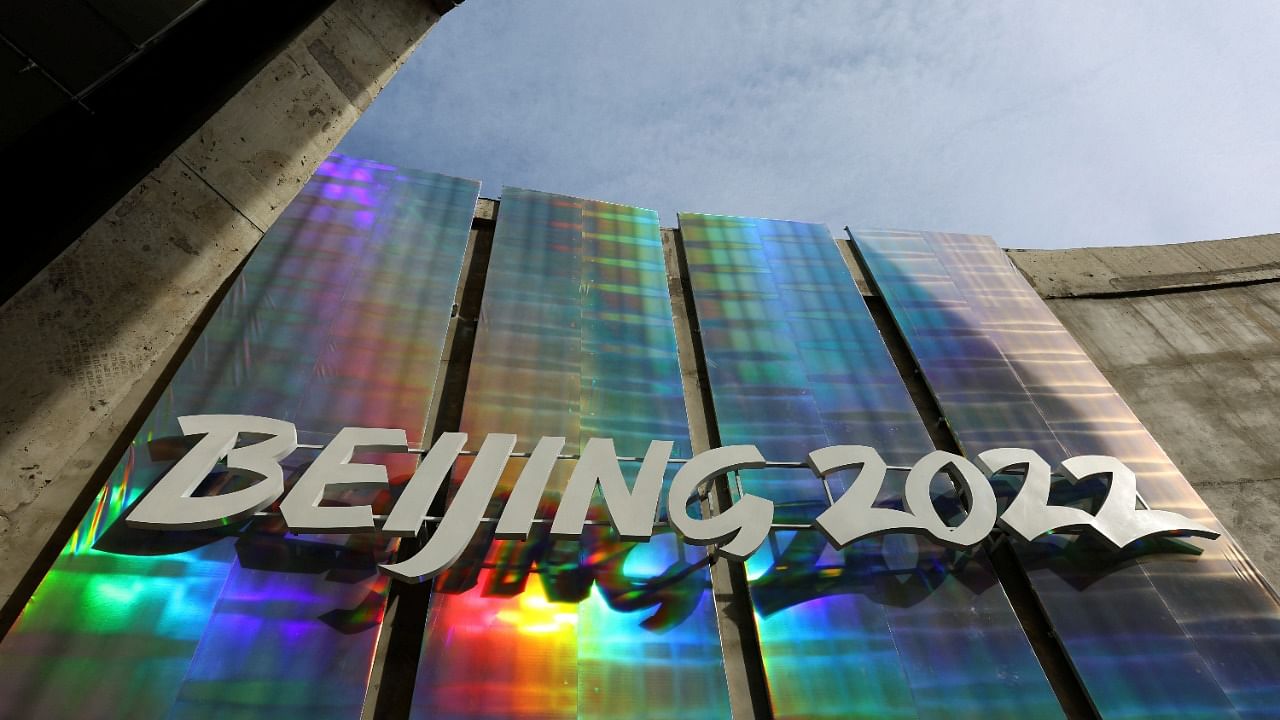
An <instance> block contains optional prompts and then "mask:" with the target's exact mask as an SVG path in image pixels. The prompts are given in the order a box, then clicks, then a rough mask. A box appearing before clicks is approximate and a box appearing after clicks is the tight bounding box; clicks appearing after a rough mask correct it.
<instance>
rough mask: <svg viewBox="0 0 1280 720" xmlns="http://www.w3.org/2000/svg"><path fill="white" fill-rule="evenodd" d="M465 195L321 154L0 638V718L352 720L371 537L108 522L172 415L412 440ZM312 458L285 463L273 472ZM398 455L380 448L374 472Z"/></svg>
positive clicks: (166, 452) (369, 606) (147, 472)
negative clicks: (392, 432)
mask: <svg viewBox="0 0 1280 720" xmlns="http://www.w3.org/2000/svg"><path fill="white" fill-rule="evenodd" d="M478 192H479V186H478V184H477V183H475V182H472V181H467V180H458V179H454V178H447V177H443V176H439V175H433V174H424V173H415V172H408V171H402V170H397V169H396V168H394V167H390V166H386V165H380V164H376V163H371V162H366V161H361V160H355V159H351V158H346V157H342V156H338V155H335V156H332V157H331V158H329V159H328V160H327V161H326V162H324V163H323V164H322V165H321V166H320V168H319V169H318V170H317V172H316V175H315V178H314V179H313V180H312V181H311V182H309V183H308V184H307V185H306V186H305V187H304V188H303V190H302V192H301V194H300V195H299V197H298V199H297V200H295V201H294V202H293V203H292V204H291V205H290V206H289V207H288V208H287V209H286V211H285V213H284V215H283V216H282V217H281V219H280V220H279V221H278V222H277V223H276V224H275V225H274V226H273V228H272V229H271V231H270V232H269V233H267V235H266V237H264V238H263V240H262V242H261V243H260V244H259V246H258V248H257V249H256V250H255V251H254V254H253V256H252V258H251V260H250V261H249V262H248V263H247V265H246V266H245V269H244V271H243V272H242V273H241V275H240V277H239V278H237V279H236V280H235V282H234V285H233V287H232V288H231V290H230V292H229V293H228V295H227V297H226V298H225V300H224V301H223V302H222V304H221V305H220V306H219V308H218V310H217V311H216V312H215V314H214V316H213V318H212V319H211V321H210V322H209V324H208V326H207V327H206V328H205V330H204V331H203V332H202V334H201V336H200V338H199V340H198V341H197V342H196V344H195V346H194V347H193V348H192V350H191V352H190V354H189V355H188V357H187V358H186V360H185V361H184V362H183V363H182V365H181V367H180V368H179V370H178V372H177V374H176V375H175V377H174V379H173V381H172V382H171V383H170V385H169V387H168V389H167V390H166V392H165V393H164V395H163V397H162V398H161V400H160V402H159V403H158V405H157V406H156V408H155V409H154V410H153V411H152V412H151V414H150V416H149V417H148V418H147V420H146V423H145V425H144V428H143V430H142V431H141V432H140V433H139V434H138V436H137V438H136V439H135V440H134V442H133V444H132V446H131V447H130V448H129V450H128V452H127V453H126V455H125V457H124V459H122V460H121V462H120V464H119V466H118V467H117V468H116V470H115V471H114V473H113V474H112V475H111V478H110V480H109V482H108V483H107V486H106V487H105V488H104V489H103V490H102V492H101V493H99V495H98V498H97V500H96V502H95V504H94V506H93V508H92V509H91V510H90V512H89V514H88V515H87V516H86V517H85V519H84V520H83V521H82V523H81V525H80V527H79V528H78V529H77V531H76V532H75V534H74V535H73V536H72V538H71V540H70V542H69V543H68V544H67V546H66V548H64V550H63V551H62V554H61V556H60V557H59V558H58V560H57V561H56V563H55V564H54V567H53V569H52V570H51V571H50V573H49V574H48V575H47V576H46V577H45V579H44V581H43V582H42V583H41V585H40V587H39V588H38V589H37V591H36V593H35V595H34V596H33V598H32V600H31V601H30V603H29V604H28V605H27V608H26V609H25V610H24V612H23V614H22V616H21V617H20V618H19V620H18V622H17V624H16V625H15V627H14V628H13V630H12V631H10V633H9V634H8V636H6V638H5V640H4V642H3V643H2V644H0V716H5V717H78V718H148V717H161V716H180V717H206V716H207V717H246V718H248V717H296V716H303V715H305V716H307V717H341V718H355V717H358V716H359V712H360V707H361V703H362V700H363V696H364V693H365V685H366V682H367V679H368V674H369V667H370V661H371V659H372V651H373V646H374V642H375V640H376V637H377V633H378V630H379V624H380V621H381V617H382V612H383V605H384V600H385V591H386V581H385V580H384V579H382V578H380V577H379V576H378V575H377V573H376V572H375V566H374V563H375V562H376V561H377V560H379V559H380V558H383V557H385V554H386V551H387V548H386V547H385V545H386V543H385V541H382V542H378V541H376V540H374V539H373V536H362V537H352V538H346V537H341V536H337V537H335V536H315V537H299V536H295V535H287V534H286V533H285V532H284V530H283V527H282V526H281V523H280V521H279V519H278V518H277V519H260V520H256V521H253V522H250V523H247V524H245V525H243V526H232V527H227V528H223V529H221V530H216V531H207V532H190V533H153V532H143V531H137V530H132V529H130V528H128V527H126V526H125V524H124V522H123V521H121V517H122V515H123V514H124V513H125V511H126V510H127V509H128V508H129V507H130V506H131V505H132V503H134V502H135V501H136V500H137V499H138V498H139V497H140V496H141V493H142V492H143V491H144V490H145V489H146V488H147V487H149V486H150V485H151V483H152V482H153V481H154V480H156V479H157V478H158V477H159V476H160V475H161V474H162V473H163V472H164V471H165V470H166V469H167V468H168V467H169V466H170V465H171V462H172V460H174V459H175V458H176V457H177V456H178V455H179V454H180V452H181V446H180V444H179V443H177V442H175V439H176V437H177V436H178V435H179V434H180V433H179V430H178V426H177V422H176V418H177V417H178V416H180V415H186V414H197V413H237V414H257V415H266V416H269V417H276V418H282V419H287V420H290V421H292V422H294V423H296V424H297V426H298V428H299V437H300V440H301V441H302V442H304V443H308V442H310V443H316V442H324V441H325V440H326V439H327V438H329V437H331V436H332V434H333V433H335V432H336V431H337V430H338V429H339V428H340V427H342V426H347V425H351V426H359V425H368V426H374V427H402V428H405V429H406V430H407V431H408V433H409V436H410V437H411V438H420V437H421V435H422V432H423V427H424V424H425V415H426V408H427V407H428V405H429V402H430V397H431V389H432V384H433V380H432V379H433V378H434V376H435V372H436V368H437V366H438V364H439V359H440V354H441V349H442V345H443V339H444V337H445V331H446V328H447V323H448V320H449V316H450V312H451V304H452V303H451V300H452V297H453V293H454V290H455V288H456V286H457V280H458V274H459V271H460V269H461V258H462V257H463V254H464V250H465V247H466V242H467V237H468V233H469V230H470V225H471V217H472V214H473V212H474V207H475V202H476V198H477V195H478ZM315 452H316V451H314V450H299V451H298V452H296V453H294V454H293V455H292V456H290V457H289V458H288V459H287V460H286V462H285V465H286V477H290V478H296V475H297V473H298V472H299V471H300V470H301V469H302V468H303V467H304V466H305V464H306V463H307V462H309V461H310V459H311V458H313V457H314V455H315ZM413 463H414V458H413V456H410V455H402V456H398V457H397V458H393V459H391V460H390V461H389V464H390V465H391V467H390V471H391V474H392V475H393V476H395V475H404V474H406V473H409V472H411V471H412V469H413ZM235 482H238V480H237V479H235V478H227V477H226V473H225V472H223V473H221V474H217V475H215V476H214V477H213V478H212V479H211V480H210V481H207V485H208V487H210V488H215V487H217V486H219V485H220V484H226V483H235ZM334 499H335V500H337V501H339V502H341V501H344V500H345V501H349V502H360V501H361V499H360V497H359V496H356V495H345V496H341V497H335V498H334Z"/></svg>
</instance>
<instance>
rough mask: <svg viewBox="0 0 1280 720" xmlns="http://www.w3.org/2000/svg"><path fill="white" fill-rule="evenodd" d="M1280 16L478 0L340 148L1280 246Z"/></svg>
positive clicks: (476, 168)
mask: <svg viewBox="0 0 1280 720" xmlns="http://www.w3.org/2000/svg"><path fill="white" fill-rule="evenodd" d="M1277 37H1280V4H1276V3H1275V2H1273V1H1272V0H1266V1H1265V2H1260V3H1250V2H1232V3H1220V2H1204V3H1192V2H1163V1H1162V2H1150V3H1146V2H1141V3H1140V2H1130V3H1112V2H1092V3H1091V2H1073V3H1065V2H1060V3H1035V4H1032V3H1022V2H1017V3H1013V2H1010V3H1005V4H999V3H997V4H982V5H976V4H944V3H933V2H929V3H925V2H919V3H914V2H913V3H858V4H854V3H848V2H812V1H811V2H806V3H777V2H728V1H724V2H687V1H686V2H674V1H666V2H663V1H655V0H643V1H641V0H634V1H628V2H621V1H613V2H593V1H589V0H579V1H577V2H555V3H543V2H536V3H535V2H527V1H513V0H467V2H466V3H464V4H463V5H462V6H460V7H459V8H458V9H456V10H454V11H452V12H451V13H449V14H448V15H447V16H445V18H444V19H443V20H442V22H441V23H440V25H439V26H437V27H436V29H434V30H433V31H432V33H431V35H430V36H429V37H428V38H427V40H426V42H425V43H424V44H423V46H422V48H421V49H420V50H419V51H418V53H417V54H416V55H415V56H414V57H413V58H412V59H411V60H410V61H409V63H408V64H407V65H406V66H405V67H404V69H403V70H401V72H400V74H399V76H397V78H396V80H395V81H394V82H393V83H392V84H391V86H390V87H389V88H388V89H387V90H386V91H385V92H384V93H383V95H382V96H381V97H380V98H379V99H378V100H377V101H376V102H375V104H374V106H373V107H372V108H371V109H370V110H369V111H368V112H367V113H366V114H365V116H364V117H363V118H362V119H361V120H360V122H359V123H358V124H357V126H356V128H355V129H354V130H352V132H351V133H350V134H349V135H348V136H347V138H346V139H345V140H344V141H343V143H342V145H341V147H340V149H341V150H343V151H344V152H350V153H352V154H356V155H364V156H370V157H376V158H380V159H383V160H387V161H390V162H396V163H400V164H404V165H409V166H414V167H419V168H422V169H427V170H435V171H439V172H444V173H449V174H455V175H462V176H466V177H477V178H479V179H481V180H483V181H484V183H485V192H486V194H489V195H496V194H498V193H499V192H500V188H501V185H503V184H509V185H519V186H524V187H531V188H536V189H539V190H548V191H553V192H563V193H569V194H574V195H581V196H586V197H593V198H600V199H605V200H613V201H618V202H626V203H629V204H635V205H641V206H645V207H651V208H654V209H656V210H658V211H659V212H661V213H662V215H663V220H664V222H665V223H667V224H672V223H674V219H675V215H674V213H675V211H678V210H693V211H699V212H718V213H734V214H747V215H763V216H770V217H784V218H788V219H796V220H810V221H815V222H825V223H827V224H828V225H829V226H830V228H831V229H832V230H833V231H836V230H838V229H839V228H841V227H843V226H844V225H846V224H848V225H852V226H854V227H909V228H923V229H939V230H955V231H966V232H981V233H988V234H992V235H995V236H996V237H997V239H998V240H1000V241H1001V243H1002V244H1004V245H1007V246H1015V247H1041V246H1072V245H1098V244H1135V243H1160V242H1177V241H1184V240H1197V239H1209V238H1215V237H1228V236H1235V235H1246V234H1255V233H1262V232H1271V231H1280V202H1277V201H1276V189H1277V188H1280V123H1278V122H1277V121H1276V118H1277V117H1280V83H1277V82H1276V81H1275V75H1276V68H1278V67H1280V45H1278V44H1277V43H1276V42H1275V38H1277Z"/></svg>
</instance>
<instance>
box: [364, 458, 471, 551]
mask: <svg viewBox="0 0 1280 720" xmlns="http://www.w3.org/2000/svg"><path fill="white" fill-rule="evenodd" d="M466 442H467V434H466V433H443V434H442V435H441V436H440V439H439V440H437V441H436V443H435V444H434V445H432V446H431V450H429V451H428V452H427V457H426V458H425V459H423V461H422V463H421V464H420V465H418V468H417V469H416V470H414V471H413V477H411V478H409V483H408V484H407V485H405V486H404V490H402V491H401V492H400V497H399V499H397V500H396V504H395V507H393V508H392V509H391V514H390V515H389V516H387V521H386V522H385V523H383V524H382V532H384V533H387V534H388V535H396V536H398V537H414V536H416V535H417V534H418V532H419V531H421V530H422V521H423V520H424V519H425V518H426V517H427V511H428V510H430V509H431V502H432V501H433V500H435V499H436V495H438V494H440V486H441V485H443V484H444V476H445V473H447V472H449V468H451V467H453V462H454V461H455V460H457V459H458V453H460V452H462V446H463V445H464V444H466Z"/></svg>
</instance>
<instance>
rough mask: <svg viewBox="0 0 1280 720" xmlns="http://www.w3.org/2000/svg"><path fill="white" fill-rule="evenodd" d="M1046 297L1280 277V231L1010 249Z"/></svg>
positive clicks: (1229, 282) (1146, 290) (1190, 286)
mask: <svg viewBox="0 0 1280 720" xmlns="http://www.w3.org/2000/svg"><path fill="white" fill-rule="evenodd" d="M1009 257H1010V258H1011V259H1012V260H1013V262H1014V264H1015V265H1017V266H1018V268H1019V269H1020V270H1022V272H1023V273H1024V274H1025V275H1026V276H1027V277H1028V279H1030V280H1031V284H1032V286H1033V287H1035V289H1036V291H1037V292H1039V293H1040V296H1041V297H1044V298H1069V297H1081V296H1090V295H1110V294H1113V293H1118V292H1139V293H1140V292H1151V291H1162V290H1173V289H1179V288H1195V287H1200V286H1206V285H1222V284H1236V283H1248V282H1257V281H1259V280H1273V279H1280V235H1255V236H1253V237H1243V238H1233V239H1230V240H1206V241H1202V242H1190V243H1179V244H1177V245H1155V246H1140V247H1108V248H1080V249H1077V250H1010V251H1009Z"/></svg>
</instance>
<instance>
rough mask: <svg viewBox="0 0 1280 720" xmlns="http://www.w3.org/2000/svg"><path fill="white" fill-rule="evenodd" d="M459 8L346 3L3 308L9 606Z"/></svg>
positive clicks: (0, 449) (1, 534)
mask: <svg viewBox="0 0 1280 720" xmlns="http://www.w3.org/2000/svg"><path fill="white" fill-rule="evenodd" d="M450 5H452V3H439V2H437V3H429V2H426V1H425V0H337V2H335V3H333V5H332V6H331V7H330V8H329V9H328V10H326V11H325V12H324V14H323V15H321V16H320V17H319V18H318V19H317V20H316V21H315V22H314V23H312V24H311V25H310V26H309V27H308V28H307V29H306V30H305V31H304V32H303V33H302V34H301V35H300V36H299V37H297V38H295V39H294V40H293V41H292V42H291V43H290V44H289V45H288V46H287V47H286V48H285V49H284V50H283V51H282V52H281V53H280V54H279V55H278V56H277V57H276V58H275V59H274V60H273V61H272V62H270V63H269V64H268V65H267V66H266V67H265V68H263V70H262V71H261V72H259V73H258V74H257V76H256V77H254V78H253V79H252V80H251V81H250V82H249V83H248V84H247V85H246V86H245V87H244V88H243V89H241V90H240V91H239V92H238V93H237V94H236V95H235V96H234V97H233V98H232V99H231V100H230V101H229V102H228V103H227V104H226V105H224V106H223V107H222V109H221V110H219V111H218V112H217V113H216V114H215V115H214V116H213V117H212V118H210V119H209V121H208V122H206V123H205V124H204V125H203V126H202V127H201V128H200V129H199V130H198V131H197V132H196V133H195V134H194V135H192V136H191V137H190V138H189V139H188V140H187V141H186V142H185V143H184V144H183V145H182V146H181V147H180V148H179V149H178V150H177V151H176V152H174V153H173V154H172V155H170V156H169V157H168V158H167V159H165V160H164V161H163V162H162V163H160V165H159V166H158V167H156V168H155V169H154V170H153V171H152V172H151V173H150V174H149V175H148V176H147V177H146V178H145V179H143V181H142V182H140V183H139V184H138V185H137V186H136V187H134V188H133V189H132V190H131V191H130V192H129V193H128V194H127V195H126V196H125V197H123V198H122V199H121V200H120V201H119V202H118V203H116V205H115V206H114V207H113V208H111V210H110V211H108V212H107V213H106V214H105V215H104V216H103V217H102V218H101V219H100V220H99V221H98V222H97V223H96V224H94V225H93V226H92V227H91V228H90V229H89V230H88V231H87V232H86V233H85V234H84V235H83V236H82V237H81V238H80V239H79V240H78V241H76V242H75V243H74V244H73V245H72V246H71V247H69V248H68V249H67V250H66V251H65V252H63V253H62V255H60V256H59V257H58V258H57V259H56V260H55V261H54V262H53V263H52V264H50V265H49V266H48V267H46V268H45V269H44V270H43V271H42V272H41V273H40V274H39V275H38V276H37V277H36V278H34V279H33V280H32V281H31V282H30V283H29V284H28V285H27V286H26V287H24V288H23V289H22V290H21V291H20V292H19V293H18V294H17V295H15V296H14V297H13V298H11V299H10V300H9V301H8V302H7V303H6V304H5V305H4V306H3V307H0V347H4V348H5V350H4V354H3V355H4V367H3V372H2V373H0V603H6V602H7V601H8V599H9V598H10V597H11V596H13V595H14V592H15V588H19V586H20V584H22V583H24V582H25V583H26V584H30V582H31V580H32V578H31V576H30V575H29V574H28V571H29V569H30V568H32V566H33V563H34V562H35V561H36V560H37V557H38V556H39V554H40V553H41V552H42V551H45V554H46V556H47V550H46V548H47V547H48V546H49V541H50V538H51V537H53V536H54V535H55V534H57V532H58V526H59V524H60V523H63V522H64V521H65V520H64V519H65V518H67V517H69V509H71V512H70V517H72V518H73V520H74V518H78V517H79V514H80V513H79V512H74V508H75V507H76V505H77V503H83V501H84V500H85V499H86V498H85V496H86V493H88V494H89V496H90V497H91V495H92V492H93V488H94V487H95V486H97V485H100V478H99V477H95V474H97V473H99V472H100V468H101V467H102V466H103V465H104V458H106V457H108V456H109V455H111V456H112V457H114V456H113V454H112V453H110V448H111V447H112V446H113V445H114V444H116V443H117V442H118V441H119V439H120V438H121V437H122V436H123V435H124V434H125V433H124V431H125V429H126V427H125V426H126V425H127V424H128V423H129V422H130V421H131V420H132V418H133V417H134V416H135V414H136V413H137V410H138V408H139V407H140V406H141V405H142V404H143V403H144V402H145V401H146V400H147V397H148V393H150V391H151V388H152V387H153V386H154V385H156V382H157V380H158V379H160V378H161V377H162V375H163V371H164V370H165V368H166V367H167V366H168V364H169V362H170V361H171V360H172V358H173V357H174V353H175V351H177V350H178V348H179V344H180V341H181V340H182V339H183V338H185V337H187V336H188V335H189V334H190V333H191V330H192V327H193V324H195V323H196V322H197V321H198V319H199V318H200V315H201V313H202V312H203V311H204V309H205V308H206V306H207V305H208V304H209V302H210V299H211V298H213V297H214V296H215V295H216V293H217V292H218V290H219V289H220V288H221V287H222V285H223V283H224V281H226V280H227V278H228V277H229V276H230V275H231V274H232V273H233V271H234V270H235V269H236V268H237V267H239V265H240V264H241V263H242V262H243V260H244V258H245V257H246V255H247V253H248V252H249V251H250V250H251V249H252V248H253V247H254V245H255V244H256V243H257V242H258V240H259V239H260V238H261V237H262V234H263V232H264V231H265V229H266V228H268V227H269V226H270V225H271V223H272V222H273V221H274V220H275V218H276V217H277V216H278V215H279V214H280V212H281V211H282V210H283V208H284V207H285V205H287V204H288V202H289V201H290V200H291V199H292V198H293V197H294V195H295V194H297V192H298V190H299V189H300V188H301V187H302V184H303V183H304V182H305V181H306V180H307V179H308V178H309V177H311V174H312V172H313V171H314V169H315V167H316V166H317V165H318V164H319V162H320V161H321V160H323V159H324V158H325V157H326V156H327V155H328V154H329V152H330V151H332V150H333V148H334V147H335V146H336V145H337V143H338V140H339V139H341V137H342V136H343V134H345V133H346V131H347V130H348V129H349V128H350V127H351V125H352V124H353V123H354V122H355V121H356V119H357V118H358V117H359V116H360V114H361V113H362V112H363V111H364V110H365V108H367V107H368V105H369V103H370V102H372V100H373V98H374V97H376V96H377V94H378V93H379V92H380V91H381V90H382V88H383V87H385V85H386V83H387V82H388V81H389V80H390V79H391V76H392V75H394V74H395V72H396V70H398V69H399V67H400V65H401V64H402V63H403V62H404V61H405V59H407V57H408V56H409V54H410V53H411V52H412V51H413V50H414V48H415V47H416V46H417V44H418V43H419V42H421V40H422V38H423V37H424V36H425V35H426V33H427V31H428V30H429V29H430V28H431V26H432V25H433V24H434V23H435V22H436V21H437V20H438V19H439V17H440V16H439V14H438V13H437V11H436V10H434V9H432V8H433V7H434V6H439V7H440V8H441V9H445V8H447V7H448V6H450ZM38 566H39V564H38V563H37V567H38ZM24 577H25V578H26V579H25V581H24ZM21 595H22V593H19V597H21ZM5 614H6V617H5V618H4V619H5V620H11V616H12V607H6V608H5Z"/></svg>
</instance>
